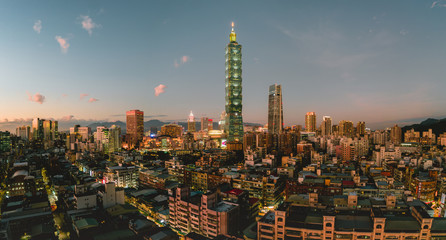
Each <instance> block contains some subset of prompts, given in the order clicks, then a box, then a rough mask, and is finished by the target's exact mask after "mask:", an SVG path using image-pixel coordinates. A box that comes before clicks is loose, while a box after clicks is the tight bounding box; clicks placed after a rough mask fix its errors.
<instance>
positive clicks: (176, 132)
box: [161, 124, 183, 138]
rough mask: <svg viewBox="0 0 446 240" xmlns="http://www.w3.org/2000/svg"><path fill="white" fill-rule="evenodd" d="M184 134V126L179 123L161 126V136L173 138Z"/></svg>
mask: <svg viewBox="0 0 446 240" xmlns="http://www.w3.org/2000/svg"><path fill="white" fill-rule="evenodd" d="M182 135H183V127H181V126H180V125H178V124H165V125H163V126H162V127H161V136H169V137H173V138H177V137H181V136H182Z"/></svg>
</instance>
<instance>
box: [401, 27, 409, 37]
mask: <svg viewBox="0 0 446 240" xmlns="http://www.w3.org/2000/svg"><path fill="white" fill-rule="evenodd" d="M400 34H401V35H403V36H406V35H407V34H409V31H407V30H404V29H402V30H401V31H400Z"/></svg>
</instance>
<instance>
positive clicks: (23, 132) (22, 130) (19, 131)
mask: <svg viewBox="0 0 446 240" xmlns="http://www.w3.org/2000/svg"><path fill="white" fill-rule="evenodd" d="M30 129H31V128H30V127H29V126H21V127H17V128H16V135H17V137H19V138H21V139H23V140H29V138H30V135H29V134H30Z"/></svg>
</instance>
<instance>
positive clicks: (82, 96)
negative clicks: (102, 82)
mask: <svg viewBox="0 0 446 240" xmlns="http://www.w3.org/2000/svg"><path fill="white" fill-rule="evenodd" d="M87 96H88V93H81V94H80V96H79V98H80V100H82V99H84V98H85V97H87Z"/></svg>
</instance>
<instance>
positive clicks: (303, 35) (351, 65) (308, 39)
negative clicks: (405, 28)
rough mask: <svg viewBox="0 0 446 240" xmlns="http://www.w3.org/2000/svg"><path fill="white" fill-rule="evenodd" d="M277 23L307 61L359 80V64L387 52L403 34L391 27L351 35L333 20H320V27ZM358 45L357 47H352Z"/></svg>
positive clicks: (353, 79) (343, 77) (278, 27)
mask: <svg viewBox="0 0 446 240" xmlns="http://www.w3.org/2000/svg"><path fill="white" fill-rule="evenodd" d="M275 27H276V29H277V30H278V31H279V32H281V33H282V34H283V35H284V36H285V37H288V38H289V39H290V40H291V41H294V42H295V43H296V45H297V47H298V48H299V50H300V51H301V52H302V56H306V58H305V60H306V61H307V62H308V63H311V64H314V65H315V66H317V67H322V68H325V69H326V68H329V69H328V70H330V71H331V72H333V73H334V74H337V75H338V76H337V77H338V78H340V79H343V80H347V81H355V80H357V79H358V78H357V69H358V68H359V67H361V66H364V65H365V64H369V63H370V62H371V61H372V62H373V61H374V60H376V59H377V57H378V56H381V55H382V54H385V53H386V52H385V48H386V47H391V46H393V45H394V44H395V43H397V42H398V40H399V38H400V37H399V36H398V35H397V33H392V32H388V31H377V32H375V31H367V30H365V31H367V33H365V36H357V35H352V34H350V33H348V32H345V31H343V30H342V29H340V28H337V27H336V26H333V25H332V24H331V23H325V24H320V25H319V27H318V28H313V29H311V30H306V31H302V30H300V29H296V28H293V27H289V28H287V27H285V26H283V25H275ZM402 34H407V32H402ZM359 39H360V40H359ZM355 48H356V49H358V50H357V51H352V49H355Z"/></svg>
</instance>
